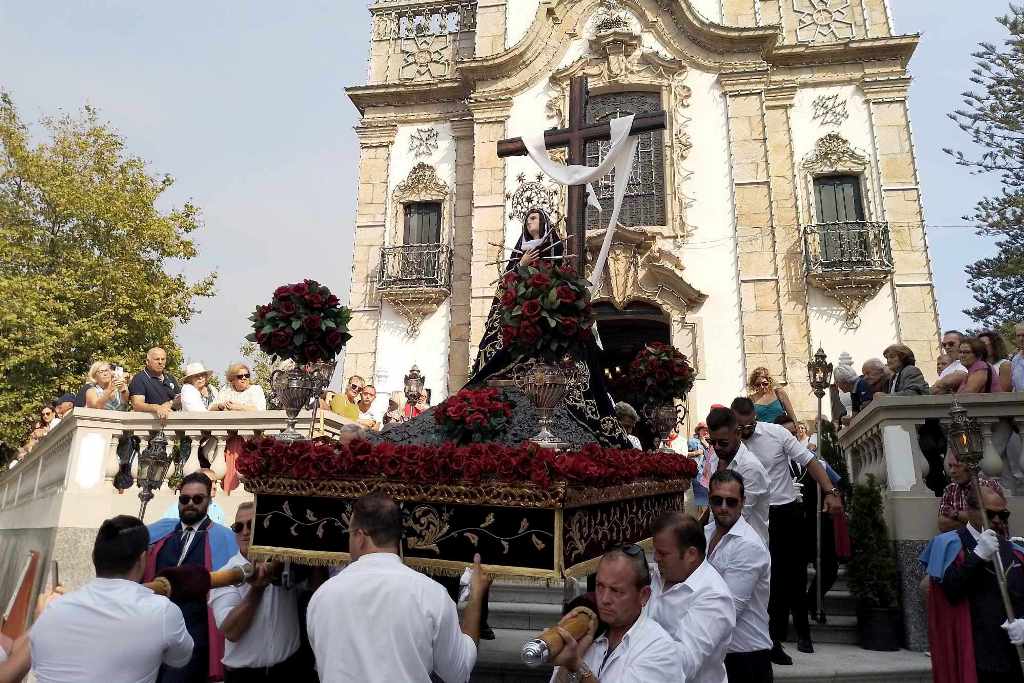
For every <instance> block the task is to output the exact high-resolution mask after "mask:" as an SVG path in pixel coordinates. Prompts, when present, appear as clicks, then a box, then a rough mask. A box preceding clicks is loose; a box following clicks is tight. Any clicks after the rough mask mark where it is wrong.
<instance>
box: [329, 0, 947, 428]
mask: <svg viewBox="0 0 1024 683" xmlns="http://www.w3.org/2000/svg"><path fill="white" fill-rule="evenodd" d="M369 11H370V13H371V15H372V33H371V37H370V46H369V68H368V82H367V84H365V85H357V86H353V87H349V88H348V89H347V93H348V95H349V97H350V98H351V100H352V102H353V103H354V104H355V106H356V107H357V109H358V110H359V113H360V115H361V121H360V123H359V125H358V127H357V128H356V133H357V134H358V136H359V142H360V159H359V193H358V209H357V217H356V221H355V236H354V249H353V278H352V287H351V296H350V305H351V307H352V309H353V311H354V316H353V321H352V332H353V335H354V336H353V338H352V340H351V342H350V343H349V345H348V349H347V356H346V360H345V370H344V371H345V376H346V377H348V376H350V375H352V374H360V375H362V376H363V377H365V378H366V379H367V381H369V382H372V383H374V384H376V386H377V389H378V391H379V392H387V391H395V390H399V389H401V388H402V386H403V378H404V376H405V375H406V374H407V373H408V372H409V370H410V368H411V367H412V366H413V365H416V366H417V367H418V368H419V369H420V371H421V372H422V373H423V375H424V376H425V377H426V386H427V388H429V389H430V390H431V402H432V403H434V404H436V403H437V402H438V401H440V400H441V399H443V398H444V397H445V396H447V395H448V394H449V393H450V392H454V391H457V390H458V389H459V388H460V387H461V386H462V385H463V384H464V382H465V381H466V379H467V377H468V375H469V370H470V367H471V365H472V363H473V360H474V357H475V355H476V353H477V345H478V344H479V341H480V338H481V337H482V335H483V330H484V324H485V320H486V317H487V314H488V309H489V306H490V304H491V300H492V297H493V295H494V290H495V286H496V281H497V279H498V276H499V273H500V271H501V269H502V268H503V267H504V264H505V261H506V259H507V258H508V255H509V251H510V249H511V247H512V246H513V245H514V244H515V242H516V240H517V238H518V237H519V235H520V233H521V230H522V221H523V218H524V216H525V214H526V212H527V211H528V209H529V208H531V207H534V206H539V207H542V208H544V209H545V210H547V211H548V213H549V214H550V215H551V216H552V218H553V219H554V220H555V221H557V222H558V223H559V230H560V232H561V233H562V234H563V235H565V234H566V232H567V226H566V225H565V224H564V223H565V219H564V216H565V213H566V192H565V188H563V187H561V186H559V185H557V184H555V183H553V182H551V181H550V180H548V179H546V178H545V177H544V176H543V175H541V174H540V173H539V169H538V168H537V166H535V165H534V164H533V162H532V161H531V160H530V159H529V158H528V157H525V156H521V157H510V158H499V156H498V154H497V142H498V141H499V140H502V139H505V138H510V137H516V136H520V135H523V134H526V133H529V132H531V131H538V130H547V129H550V128H561V127H564V126H565V125H567V121H566V119H567V114H568V111H569V83H570V80H571V79H573V78H574V77H576V76H586V77H587V78H588V83H589V98H588V99H587V101H586V116H587V120H588V121H590V122H601V121H606V120H608V119H610V118H615V117H618V116H621V115H625V114H630V113H633V114H644V113H648V112H654V111H661V110H664V111H665V112H666V113H667V117H666V118H667V127H666V129H665V130H657V131H653V132H648V133H644V134H642V135H641V136H640V141H639V147H638V150H637V158H636V160H635V163H634V166H633V172H632V175H631V177H630V179H629V183H628V185H627V189H626V196H625V199H624V201H623V204H622V209H621V214H620V216H619V225H620V227H619V228H618V229H617V230H616V232H615V234H614V240H613V243H612V247H611V252H610V256H609V259H608V263H607V271H606V275H605V277H604V279H603V283H602V285H601V288H600V290H599V291H598V292H596V294H595V311H596V313H597V317H598V328H599V331H600V337H601V341H602V345H603V348H604V351H603V353H604V361H605V366H606V367H607V369H608V370H607V371H608V372H609V373H617V372H621V370H622V369H623V368H624V367H625V365H626V364H627V363H628V362H629V360H630V359H631V358H632V356H633V355H634V354H635V353H636V351H637V350H638V348H639V347H640V345H642V344H643V343H644V342H645V341H652V340H660V341H665V342H671V343H672V344H674V345H675V346H676V347H677V348H679V349H680V350H681V351H682V352H683V353H685V354H686V355H687V356H688V357H689V358H690V359H691V362H692V364H693V365H694V367H695V369H696V371H697V378H698V379H697V381H696V384H695V386H694V389H693V391H692V392H691V394H690V396H689V399H688V400H689V404H690V406H689V407H690V409H691V413H692V414H694V415H704V414H706V411H707V409H708V407H709V406H710V404H712V403H715V402H722V403H727V402H728V401H729V400H731V398H732V397H734V396H736V395H737V394H740V393H742V391H743V387H744V385H745V381H746V376H747V374H748V373H749V371H751V370H752V369H754V368H755V367H758V366H765V367H767V368H769V369H770V371H771V372H772V373H773V375H774V377H775V378H776V380H777V381H778V382H780V383H781V384H785V385H786V386H788V387H789V394H790V396H791V397H792V399H793V402H794V404H795V407H796V409H797V410H798V412H799V413H800V415H801V417H810V416H811V414H812V412H813V407H812V406H813V401H814V397H813V395H812V394H811V392H810V387H809V385H808V381H807V370H806V364H807V361H808V360H809V358H810V357H811V356H812V355H813V353H814V351H815V349H817V348H818V347H819V346H821V347H823V348H824V349H825V351H826V352H827V353H828V355H829V357H830V359H831V360H833V362H836V360H837V357H838V355H839V354H840V353H841V352H844V351H845V352H848V353H849V354H851V355H852V357H853V359H854V362H855V364H856V365H857V367H858V368H859V366H860V364H861V363H862V362H863V361H865V360H867V359H868V358H871V357H877V356H879V355H880V353H881V350H882V349H883V348H884V347H885V346H886V345H888V344H890V343H893V342H897V341H898V342H902V343H904V344H907V345H908V346H910V347H911V348H912V349H913V350H914V352H915V354H916V356H917V359H918V365H919V366H920V367H921V368H922V369H923V370H924V372H925V374H926V375H927V376H929V377H931V376H932V375H934V369H935V362H934V360H935V356H936V354H937V351H938V349H937V335H938V319H937V309H936V304H935V295H934V289H933V286H932V271H931V264H930V261H929V256H928V250H927V244H926V238H925V230H924V225H923V216H922V207H921V190H920V184H919V182H920V181H919V178H918V173H917V167H916V161H915V156H914V145H913V139H912V135H911V128H910V119H909V114H908V108H907V97H908V91H909V88H910V82H911V79H910V76H909V73H908V63H909V62H910V59H911V57H912V55H913V53H914V49H915V47H916V46H917V43H918V36H917V35H913V34H911V35H901V34H900V33H898V32H897V31H896V29H895V27H894V26H893V21H892V15H891V11H890V9H889V3H888V0H447V1H442V0H376V2H374V3H372V4H371V5H370V8H369ZM607 149H608V143H600V142H593V143H590V144H588V146H587V151H586V157H587V165H590V166H596V165H598V163H599V162H600V161H601V159H602V158H603V155H604V154H606V153H607ZM559 152H561V157H560V158H561V160H562V161H563V162H564V160H565V150H564V149H563V150H552V152H551V153H552V157H553V158H555V159H559ZM595 190H596V192H597V195H598V198H599V200H600V201H601V203H602V205H604V206H605V208H606V209H608V208H610V206H611V203H612V180H611V177H610V176H609V177H606V178H605V179H603V180H602V181H601V182H599V183H597V184H596V185H595ZM608 214H609V212H608V211H607V210H606V211H605V212H604V213H598V212H597V211H596V210H594V209H592V208H590V209H587V213H586V216H585V217H581V220H585V222H586V227H587V239H586V241H585V248H586V249H587V251H588V252H589V262H590V263H593V262H594V260H595V257H596V254H597V251H598V250H599V249H600V246H601V242H602V239H603V236H604V229H605V227H606V226H605V224H604V222H603V221H605V220H607V216H608ZM602 216H603V217H604V218H602ZM570 232H571V230H570ZM692 426H693V425H692V424H691V425H687V428H688V429H689V428H692Z"/></svg>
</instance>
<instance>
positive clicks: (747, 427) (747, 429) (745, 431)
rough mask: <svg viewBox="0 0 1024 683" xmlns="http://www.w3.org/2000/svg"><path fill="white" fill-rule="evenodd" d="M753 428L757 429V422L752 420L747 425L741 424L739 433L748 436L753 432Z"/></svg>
mask: <svg viewBox="0 0 1024 683" xmlns="http://www.w3.org/2000/svg"><path fill="white" fill-rule="evenodd" d="M755 429H757V422H753V423H751V424H748V425H743V426H742V427H740V434H742V435H743V436H750V435H751V434H753V433H754V430H755Z"/></svg>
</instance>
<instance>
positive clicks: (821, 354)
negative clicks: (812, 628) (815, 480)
mask: <svg viewBox="0 0 1024 683" xmlns="http://www.w3.org/2000/svg"><path fill="white" fill-rule="evenodd" d="M807 381H809V382H810V383H811V389H813V390H814V395H815V396H817V397H818V416H817V420H818V423H817V434H818V448H819V449H820V448H821V447H822V446H823V445H824V438H822V434H821V399H822V398H824V397H825V392H826V391H827V390H828V387H829V385H830V384H832V364H831V363H829V362H828V356H826V355H825V350H824V349H822V348H821V347H820V346H819V347H818V351H817V353H815V354H814V358H812V359H811V360H810V361H808V362H807ZM821 500H822V499H821V484H818V504H817V505H815V506H814V508H815V526H816V527H817V530H818V534H817V539H816V541H817V542H816V544H815V545H816V546H817V548H816V554H815V565H814V566H815V569H816V571H817V576H816V578H815V579H814V584H815V585H816V586H817V587H818V590H817V593H818V595H817V599H818V605H817V606H818V623H819V624H824V623H825V602H824V600H823V599H822V594H821V577H822V572H821Z"/></svg>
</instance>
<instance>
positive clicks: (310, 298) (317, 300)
mask: <svg viewBox="0 0 1024 683" xmlns="http://www.w3.org/2000/svg"><path fill="white" fill-rule="evenodd" d="M305 299H306V303H307V304H309V305H310V306H313V307H314V308H320V307H321V306H323V305H324V298H323V297H322V296H320V295H319V294H317V293H316V292H309V293H308V294H306V296H305Z"/></svg>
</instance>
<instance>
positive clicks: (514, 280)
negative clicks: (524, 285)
mask: <svg viewBox="0 0 1024 683" xmlns="http://www.w3.org/2000/svg"><path fill="white" fill-rule="evenodd" d="M501 284H503V285H505V286H506V287H515V286H516V285H518V284H519V275H518V273H516V272H515V271H514V270H510V271H509V272H507V273H505V276H504V277H503V278H501Z"/></svg>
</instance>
